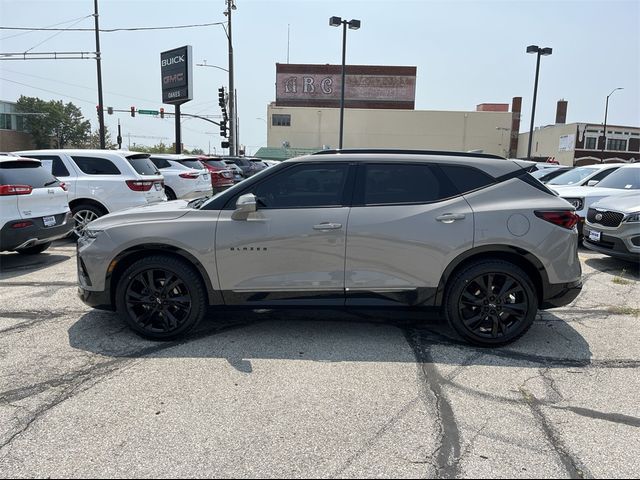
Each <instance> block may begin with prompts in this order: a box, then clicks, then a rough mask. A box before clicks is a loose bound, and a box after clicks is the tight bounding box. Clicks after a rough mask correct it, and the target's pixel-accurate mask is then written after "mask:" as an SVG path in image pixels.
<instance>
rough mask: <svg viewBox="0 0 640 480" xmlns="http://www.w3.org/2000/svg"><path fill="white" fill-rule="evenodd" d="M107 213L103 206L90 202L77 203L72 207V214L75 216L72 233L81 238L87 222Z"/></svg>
mask: <svg viewBox="0 0 640 480" xmlns="http://www.w3.org/2000/svg"><path fill="white" fill-rule="evenodd" d="M105 213H106V212H105V211H104V210H102V209H101V208H99V207H96V206H94V205H91V204H88V203H82V204H80V205H76V206H75V207H73V208H72V209H71V215H72V217H73V230H72V233H71V234H72V235H73V236H74V237H75V238H76V239H77V238H80V237H81V236H82V232H84V229H85V228H86V227H87V224H89V223H90V222H92V221H94V220H95V219H97V218H100V217H102V216H103V215H105Z"/></svg>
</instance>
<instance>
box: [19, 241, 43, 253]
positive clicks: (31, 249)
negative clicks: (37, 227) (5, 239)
mask: <svg viewBox="0 0 640 480" xmlns="http://www.w3.org/2000/svg"><path fill="white" fill-rule="evenodd" d="M50 246H51V242H47V243H41V244H40V245H35V246H33V247H28V248H21V249H19V250H15V251H16V252H18V253H22V254H23V255H37V254H38V253H42V252H44V251H45V250H46V249H47V248H49V247H50Z"/></svg>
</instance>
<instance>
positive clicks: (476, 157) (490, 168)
mask: <svg viewBox="0 0 640 480" xmlns="http://www.w3.org/2000/svg"><path fill="white" fill-rule="evenodd" d="M324 152H326V150H325V151H324ZM324 152H323V153H322V154H313V155H305V156H302V157H296V158H292V159H289V160H285V161H284V162H282V163H297V162H323V163H324V162H379V163H395V162H397V163H407V162H409V163H439V164H449V165H464V166H469V167H476V168H478V169H480V170H483V171H484V172H486V173H488V174H489V175H492V176H494V177H499V176H501V175H506V174H509V173H512V172H515V171H519V170H525V169H526V168H527V167H528V165H527V164H525V165H526V166H523V165H521V164H520V163H519V161H518V160H507V159H506V158H503V157H498V156H496V155H486V154H470V153H466V152H421V151H406V153H405V151H388V152H389V153H387V152H386V151H385V153H381V152H382V151H380V150H372V151H371V152H370V153H369V152H365V151H363V150H362V151H360V150H359V151H357V153H355V152H353V153H352V152H348V151H341V152H340V153H334V152H331V153H324Z"/></svg>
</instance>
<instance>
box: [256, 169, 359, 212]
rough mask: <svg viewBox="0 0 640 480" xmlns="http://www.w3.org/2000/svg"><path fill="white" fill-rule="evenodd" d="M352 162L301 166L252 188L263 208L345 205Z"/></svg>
mask: <svg viewBox="0 0 640 480" xmlns="http://www.w3.org/2000/svg"><path fill="white" fill-rule="evenodd" d="M348 170H349V165H347V164H332V165H318V164H311V165H298V166H295V167H292V168H288V169H287V170H285V171H284V172H282V173H280V174H278V175H274V176H271V177H269V178H268V179H267V180H265V181H264V182H262V183H261V184H259V185H258V186H257V187H255V188H254V189H253V190H252V193H253V194H254V195H255V196H256V197H257V198H258V200H259V201H260V206H261V208H304V207H307V208H311V207H331V206H340V205H342V194H343V190H344V184H345V181H346V179H347V172H348Z"/></svg>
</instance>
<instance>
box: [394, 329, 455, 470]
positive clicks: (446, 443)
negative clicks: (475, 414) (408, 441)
mask: <svg viewBox="0 0 640 480" xmlns="http://www.w3.org/2000/svg"><path fill="white" fill-rule="evenodd" d="M404 335H405V338H406V340H407V343H408V344H409V345H410V346H411V348H412V349H413V352H414V355H415V357H416V363H417V365H418V372H419V377H421V380H422V382H421V385H420V386H421V388H423V389H428V390H429V391H430V392H431V395H433V397H434V398H435V407H436V408H435V410H436V417H437V426H438V436H439V437H440V438H439V444H438V447H437V448H436V449H435V450H434V451H433V452H432V454H431V456H430V461H431V464H432V465H433V467H434V468H435V474H436V478H456V477H457V476H458V475H459V474H460V473H461V472H460V460H461V455H460V451H461V442H460V430H459V428H458V424H457V422H456V418H455V415H454V413H453V408H452V406H451V403H450V402H449V400H448V398H447V396H446V394H445V392H444V390H443V388H442V386H443V383H444V380H445V379H444V377H442V375H440V373H439V372H438V369H437V368H436V366H435V364H434V361H433V358H432V356H431V353H430V352H429V350H428V349H425V348H424V345H423V343H422V342H421V341H420V335H419V333H417V332H415V331H411V330H404Z"/></svg>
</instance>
